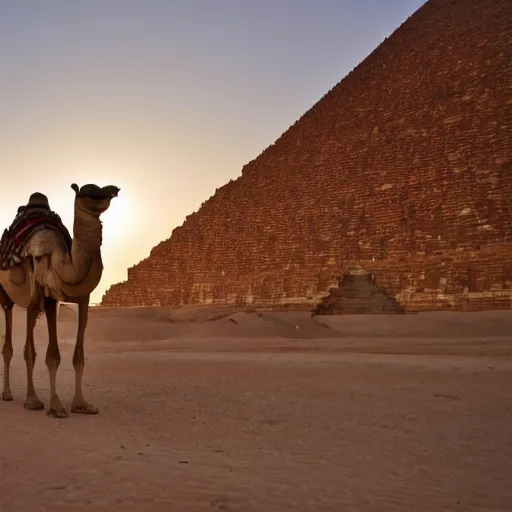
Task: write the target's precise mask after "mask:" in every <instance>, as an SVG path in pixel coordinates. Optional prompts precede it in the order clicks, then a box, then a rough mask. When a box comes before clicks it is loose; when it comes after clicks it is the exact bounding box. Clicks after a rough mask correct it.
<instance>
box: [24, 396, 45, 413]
mask: <svg viewBox="0 0 512 512" xmlns="http://www.w3.org/2000/svg"><path fill="white" fill-rule="evenodd" d="M24 407H25V409H28V410H29V411H40V410H41V409H44V404H43V402H41V400H39V398H37V396H30V397H28V398H27V399H26V400H25V404H24Z"/></svg>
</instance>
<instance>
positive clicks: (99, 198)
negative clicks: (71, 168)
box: [71, 183, 121, 217]
mask: <svg viewBox="0 0 512 512" xmlns="http://www.w3.org/2000/svg"><path fill="white" fill-rule="evenodd" d="M71 188H72V189H73V190H74V191H75V194H76V195H75V211H80V210H81V211H85V212H88V213H90V214H92V215H94V216H95V217H99V216H100V215H101V214H102V213H103V212H105V211H106V210H108V207H109V206H110V201H111V200H112V199H113V198H114V197H117V194H118V193H119V191H120V190H121V189H120V188H119V187H116V186H115V185H107V186H106V187H99V186H98V185H92V184H88V185H84V186H83V187H81V188H80V187H79V186H78V185H77V184H76V183H73V184H72V185H71Z"/></svg>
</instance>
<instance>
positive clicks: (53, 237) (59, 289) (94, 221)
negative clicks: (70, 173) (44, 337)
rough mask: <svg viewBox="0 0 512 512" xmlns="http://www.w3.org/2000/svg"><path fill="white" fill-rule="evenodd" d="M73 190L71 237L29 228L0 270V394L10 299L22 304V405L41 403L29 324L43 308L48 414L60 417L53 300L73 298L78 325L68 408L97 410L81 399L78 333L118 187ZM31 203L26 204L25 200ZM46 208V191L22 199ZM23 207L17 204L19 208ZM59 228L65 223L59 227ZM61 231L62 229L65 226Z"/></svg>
mask: <svg viewBox="0 0 512 512" xmlns="http://www.w3.org/2000/svg"><path fill="white" fill-rule="evenodd" d="M71 188H72V189H73V190H74V191H75V218H74V224H73V239H72V242H71V241H70V240H67V239H66V237H65V236H64V235H63V234H62V232H60V231H59V230H57V229H52V228H51V226H50V227H44V228H43V229H40V230H38V231H35V232H34V233H33V234H32V235H31V237H30V239H28V241H27V244H26V245H25V247H24V248H23V252H22V255H21V258H20V263H18V264H15V265H13V266H11V268H8V269H6V270H0V304H1V305H2V307H3V309H4V313H5V342H4V347H3V350H2V355H3V358H4V390H3V393H2V399H3V400H6V401H9V400H12V394H11V388H10V383H9V368H10V362H11V359H12V355H13V348H12V310H13V307H14V304H16V305H18V306H20V307H22V308H24V309H26V310H27V335H26V342H25V348H24V359H25V363H26V367H27V398H26V401H25V408H26V409H30V410H40V409H44V404H43V402H41V400H39V398H38V397H37V394H36V391H35V389H34V382H33V371H34V363H35V359H36V351H35V346H34V327H35V324H36V321H37V318H38V317H39V315H40V314H41V313H42V312H44V313H45V314H46V321H47V324H48V337H49V341H48V349H47V351H46V366H47V368H48V371H49V374H50V403H49V407H48V415H49V416H53V417H57V418H66V417H67V416H68V413H67V412H66V409H65V408H64V406H63V405H62V403H61V401H60V399H59V397H58V395H57V390H56V375H57V368H58V367H59V364H60V352H59V346H58V340H57V305H58V302H59V301H64V302H73V303H76V304H78V330H77V338H76V345H75V350H74V354H73V367H74V369H75V377H76V379H75V396H74V398H73V402H72V404H71V412H75V413H82V414H97V413H98V409H97V408H96V407H94V406H93V405H91V404H89V403H88V402H86V400H85V399H84V396H83V393H82V376H83V371H84V346H83V345H84V334H85V329H86V326H87V318H88V310H89V297H90V294H91V292H92V291H93V290H94V289H95V288H96V286H98V283H99V282H100V279H101V275H102V272H103V263H102V260H101V243H102V225H101V221H100V215H101V214H102V213H103V212H105V211H106V210H107V209H108V207H109V206H110V201H111V199H112V198H113V197H116V196H117V194H118V192H119V190H120V189H119V188H118V187H115V186H113V185H109V186H106V187H103V188H100V187H99V186H97V185H84V186H83V187H82V188H79V187H78V186H77V185H76V184H73V185H71ZM31 203H32V204H31ZM28 206H31V207H35V208H40V209H41V211H44V210H45V209H46V210H49V205H48V203H47V199H46V196H44V195H43V194H40V193H35V194H32V196H31V201H29V204H28V205H27V207H28ZM24 208H26V207H20V209H19V210H18V211H19V212H20V211H21V210H23V209H24ZM64 229H65V228H64ZM66 234H67V231H66ZM68 236H69V235H68Z"/></svg>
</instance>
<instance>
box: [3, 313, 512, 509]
mask: <svg viewBox="0 0 512 512" xmlns="http://www.w3.org/2000/svg"><path fill="white" fill-rule="evenodd" d="M75 322H76V315H75V313H74V312H73V311H72V310H70V309H67V308H62V309H61V311H60V321H59V332H60V338H61V351H62V355H63V363H62V365H61V367H60V369H59V373H58V389H59V390H60V396H61V398H62V399H63V402H64V404H65V405H66V406H67V407H69V403H70V400H71V397H72V393H73V378H74V376H73V369H72V366H71V356H72V350H73V343H74V340H73V337H74V333H75V328H76V326H75ZM0 324H1V325H0V332H2V333H3V321H0ZM24 332H25V329H24V313H23V312H22V311H16V314H15V357H14V360H13V365H12V366H13V368H12V372H11V373H12V390H13V395H14V401H13V402H0V427H1V432H2V439H1V441H0V443H1V449H0V467H1V469H2V478H1V479H0V510H1V511H5V512H16V511H30V512H35V511H54V510H55V511H56V510H60V511H66V512H67V511H75V510H76V511H78V510H91V511H115V510H122V511H126V512H128V511H140V512H142V511H144V512H145V511H149V510H151V511H229V512H235V511H244V512H245V511H248V512H249V511H263V512H267V511H268V512H280V511H308V512H310V511H311V512H322V511H333V512H334V511H337V512H338V511H362V512H364V511H382V512H383V511H398V512H400V511H411V510H417V511H475V512H476V511H478V512H483V511H491V510H492V511H505V510H507V511H509V510H511V507H512V486H511V485H510V475H511V474H512V428H511V425H512V421H511V420H512V357H511V356H512V314H511V312H509V311H495V312H483V313H429V314H420V315H407V316H393V317H382V316H376V317H371V316H353V317H341V318H340V317H316V318H311V317H310V316H309V314H308V313H303V312H302V313H301V312H281V313H271V312H259V313H258V312H244V311H236V310H232V309H229V308H208V309H205V308H187V309H180V310H174V311H171V310H166V309H155V310H150V309H127V310H108V309H99V308H94V309H92V310H91V315H90V325H89V330H88V339H87V345H86V356H87V361H86V373H85V381H84V384H85V391H86V397H87V398H88V399H89V400H90V401H91V402H92V403H94V405H96V406H97V407H98V408H99V409H100V414H99V415H98V416H80V415H70V417H69V418H68V419H65V420H56V419H51V418H48V417H47V416H46V414H45V412H43V411H37V412H31V411H26V410H25V409H24V408H23V401H24V396H25V369H24V363H23V358H22V346H23V337H24ZM36 333H37V339H38V344H37V345H38V360H37V362H36V379H35V380H36V387H37V389H38V392H39V396H40V398H41V399H42V400H43V401H44V402H45V403H46V404H47V403H48V389H49V385H48V377H47V372H46V368H45V365H44V352H45V349H46V328H45V321H44V318H43V319H41V320H40V321H39V324H38V326H37V328H36ZM86 507H87V508H86Z"/></svg>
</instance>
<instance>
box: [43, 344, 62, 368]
mask: <svg viewBox="0 0 512 512" xmlns="http://www.w3.org/2000/svg"><path fill="white" fill-rule="evenodd" d="M45 363H46V366H47V367H48V369H52V368H55V369H56V368H58V367H59V365H60V352H59V349H58V348H57V350H48V351H47V352H46V358H45Z"/></svg>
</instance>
